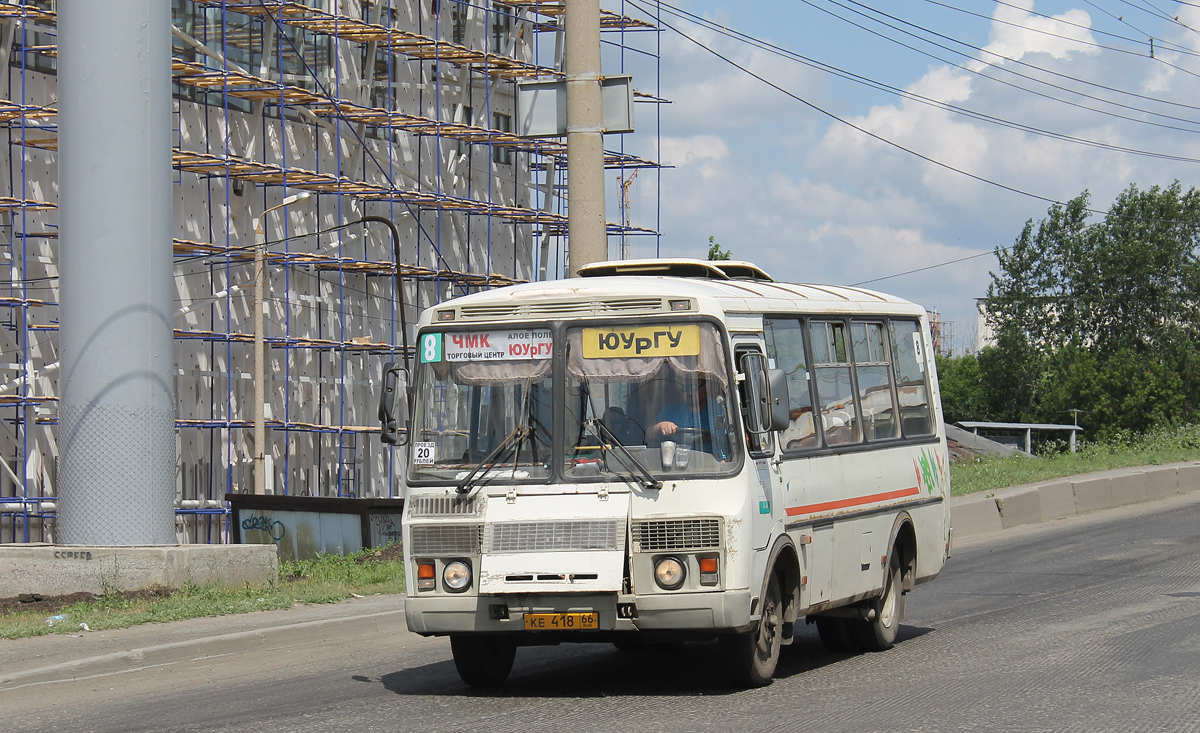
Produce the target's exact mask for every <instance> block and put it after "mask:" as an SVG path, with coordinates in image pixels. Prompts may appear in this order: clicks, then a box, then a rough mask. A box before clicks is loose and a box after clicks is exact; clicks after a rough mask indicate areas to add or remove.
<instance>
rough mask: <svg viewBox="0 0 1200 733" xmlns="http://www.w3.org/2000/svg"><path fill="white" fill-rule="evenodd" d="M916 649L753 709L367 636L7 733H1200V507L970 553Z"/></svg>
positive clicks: (936, 601)
mask: <svg viewBox="0 0 1200 733" xmlns="http://www.w3.org/2000/svg"><path fill="white" fill-rule="evenodd" d="M900 638H901V641H900V643H899V644H898V645H897V646H896V648H895V649H892V650H891V651H888V652H883V653H878V654H858V655H845V654H830V653H828V652H826V651H825V650H824V649H823V648H822V647H821V645H820V642H819V641H818V640H817V638H816V634H815V630H814V629H813V628H812V627H806V628H804V629H802V630H801V631H800V632H799V633H798V634H797V637H796V640H795V643H794V644H793V645H792V646H791V647H787V648H785V649H784V657H783V660H782V663H781V665H780V669H779V673H778V676H777V679H776V681H775V683H774V684H773V685H771V686H770V687H767V688H764V689H761V690H748V691H733V690H730V689H728V688H726V687H725V686H724V682H723V677H722V675H721V672H720V670H719V669H718V668H717V667H716V664H715V661H714V660H715V658H716V648H715V645H713V644H688V645H686V646H685V647H684V648H683V649H682V650H679V651H675V652H636V653H635V652H619V651H617V650H615V649H613V648H612V647H610V646H607V645H576V646H562V647H543V648H525V649H521V650H519V651H518V653H517V663H516V667H515V669H514V672H513V676H512V677H511V678H510V680H509V683H508V684H507V685H506V686H505V687H503V688H501V689H500V690H498V691H489V692H484V693H480V692H477V691H475V690H472V689H470V688H468V687H466V686H465V685H463V684H462V683H461V682H460V681H459V679H458V676H457V674H456V673H455V671H454V665H453V662H452V661H451V660H450V650H449V643H448V642H447V641H445V640H443V639H422V638H420V637H418V636H415V635H412V634H407V633H404V634H398V635H390V636H382V635H377V636H374V637H371V636H366V637H361V638H360V640H357V641H355V642H354V643H347V642H345V641H342V642H338V643H329V644H309V645H302V646H296V647H291V648H288V649H283V650H278V651H273V652H270V653H263V654H255V655H250V654H231V655H229V656H225V657H218V658H209V659H205V660H200V661H194V662H190V663H180V664H174V665H168V666H164V667H160V668H156V669H150V670H138V671H134V672H128V673H124V674H116V675H109V676H104V677H97V678H93V679H90V680H84V681H80V682H71V683H59V684H53V685H36V686H31V687H26V688H22V689H19V690H14V691H12V692H9V693H4V694H0V730H11V731H26V730H29V731H33V730H37V731H46V730H72V731H149V730H155V731H157V730H172V731H190V730H205V731H209V730H217V731H225V730H229V731H233V730H236V731H272V733H276V732H278V731H329V730H353V731H377V730H389V731H391V730H423V731H449V730H480V729H508V730H521V731H541V730H547V731H558V730H571V731H573V732H580V731H590V730H597V731H614V730H616V731H623V730H639V731H642V730H667V731H674V730H678V731H685V730H686V731H693V730H739V731H759V730H817V729H820V730H835V731H836V730H854V731H870V730H884V731H960V730H989V731H991V730H1003V731H1017V730H1022V731H1035V730H1036V731H1042V730H1045V731H1087V732H1088V733H1094V732H1095V731H1122V730H1129V731H1147V730H1172V731H1174V730H1181V731H1182V730H1200V495H1191V496H1184V497H1178V498H1174V499H1170V500H1167V501H1164V502H1158V503H1155V504H1147V505H1142V506H1138V507H1133V508H1125V509H1121V510H1113V511H1110V512H1106V513H1103V514H1100V515H1095V516H1092V517H1083V518H1074V519H1069V520H1062V521H1059V522H1054V523H1051V524H1048V525H1039V526H1035V527H1029V528H1021V529H1018V530H1011V531H1008V532H1005V533H1001V534H998V535H992V536H990V537H983V538H979V539H976V540H973V541H971V542H967V543H961V544H960V545H959V546H958V547H957V548H956V551H955V556H954V558H953V559H952V560H951V563H950V564H949V565H948V566H947V569H946V570H945V572H944V573H943V574H942V576H941V577H940V578H939V579H938V580H936V581H935V582H933V583H931V584H928V585H924V586H920V587H919V588H917V590H916V591H914V592H913V593H912V594H911V595H909V597H908V608H907V616H906V618H905V621H904V624H903V626H902V628H901V632H900Z"/></svg>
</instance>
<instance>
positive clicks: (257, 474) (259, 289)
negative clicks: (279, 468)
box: [254, 191, 312, 494]
mask: <svg viewBox="0 0 1200 733" xmlns="http://www.w3.org/2000/svg"><path fill="white" fill-rule="evenodd" d="M309 196H312V193H311V192H309V191H301V192H300V193H296V194H292V195H291V196H288V197H287V198H285V199H284V200H283V201H282V202H280V203H278V204H276V205H275V206H272V207H271V208H269V209H266V210H264V211H263V213H262V214H260V215H259V216H258V217H257V218H255V219H254V493H255V494H265V493H267V472H266V458H265V456H264V449H265V447H266V442H267V411H266V405H265V403H264V400H265V395H266V381H267V379H266V365H265V359H264V358H263V357H264V353H263V350H264V349H263V280H264V278H263V269H264V267H263V265H264V259H265V256H264V255H265V250H266V247H267V237H266V234H265V233H264V232H263V220H264V219H265V218H266V216H267V214H269V213H271V212H272V211H274V210H276V209H282V208H284V207H285V206H291V205H292V204H294V203H296V202H297V201H301V200H303V199H306V198H308V197H309Z"/></svg>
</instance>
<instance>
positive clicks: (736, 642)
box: [721, 572, 783, 687]
mask: <svg viewBox="0 0 1200 733" xmlns="http://www.w3.org/2000/svg"><path fill="white" fill-rule="evenodd" d="M782 631H783V595H782V594H781V593H780V590H779V578H778V576H776V575H775V573H774V572H772V573H771V579H770V580H768V581H767V592H766V593H765V594H763V604H762V620H760V621H759V622H758V628H757V629H756V630H754V631H751V632H749V633H746V634H736V635H734V636H722V637H721V652H722V656H723V657H724V661H725V663H726V665H727V667H728V669H729V673H730V676H731V677H732V680H733V683H734V684H735V685H737V686H738V687H766V686H767V685H769V684H771V678H772V677H774V676H775V667H777V666H778V665H779V649H780V647H781V646H782V644H783V634H782Z"/></svg>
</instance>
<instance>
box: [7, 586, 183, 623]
mask: <svg viewBox="0 0 1200 733" xmlns="http://www.w3.org/2000/svg"><path fill="white" fill-rule="evenodd" d="M169 595H171V589H170V588H163V587H161V586H157V585H156V586H152V587H150V588H142V589H140V590H124V591H118V592H116V593H111V594H109V596H108V597H109V598H113V599H117V600H121V601H135V600H143V599H151V598H166V597H167V596H169ZM99 598H100V596H99V595H97V594H95V593H86V592H81V593H68V594H67V595H62V596H47V595H42V594H41V593H22V594H21V595H19V596H17V597H16V598H0V616H9V615H12V614H15V613H25V612H26V611H33V612H38V613H45V614H46V615H47V616H53V615H54V614H56V613H58V612H60V611H62V609H64V608H66V607H67V606H69V605H71V604H72V603H79V602H81V601H94V600H98V599H99Z"/></svg>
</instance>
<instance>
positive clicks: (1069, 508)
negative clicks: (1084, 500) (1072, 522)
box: [1038, 481, 1076, 522]
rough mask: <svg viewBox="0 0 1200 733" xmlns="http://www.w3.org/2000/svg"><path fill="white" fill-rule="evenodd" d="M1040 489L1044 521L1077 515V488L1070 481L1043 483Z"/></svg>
mask: <svg viewBox="0 0 1200 733" xmlns="http://www.w3.org/2000/svg"><path fill="white" fill-rule="evenodd" d="M1038 491H1039V492H1040V493H1041V495H1042V521H1043V522H1048V521H1050V520H1051V519H1062V518H1063V517H1073V516H1075V514H1076V509H1075V488H1074V487H1073V486H1072V485H1071V482H1070V481H1056V482H1054V483H1052V484H1042V485H1041V486H1039V487H1038Z"/></svg>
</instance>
